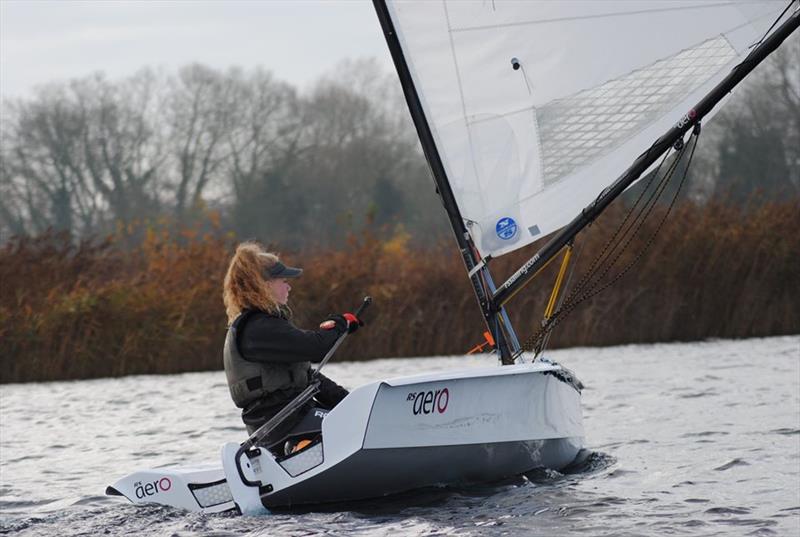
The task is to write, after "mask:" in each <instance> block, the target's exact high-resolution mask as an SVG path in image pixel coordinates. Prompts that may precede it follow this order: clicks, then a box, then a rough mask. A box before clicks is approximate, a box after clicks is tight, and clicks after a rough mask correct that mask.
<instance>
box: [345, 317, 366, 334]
mask: <svg viewBox="0 0 800 537" xmlns="http://www.w3.org/2000/svg"><path fill="white" fill-rule="evenodd" d="M342 317H344V320H345V321H347V332H348V333H350V334H352V333H353V332H355V331H356V330H358V327H359V326H364V321H362V320H361V319H359V318H358V317H356V316H355V315H354V314H352V313H349V312H348V313H343V314H342Z"/></svg>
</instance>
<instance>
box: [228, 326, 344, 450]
mask: <svg viewBox="0 0 800 537" xmlns="http://www.w3.org/2000/svg"><path fill="white" fill-rule="evenodd" d="M337 317H338V316H337ZM333 320H334V321H335V322H336V327H335V328H333V329H331V330H322V329H318V330H302V329H300V328H297V327H296V326H295V325H294V324H293V323H292V322H291V321H290V320H289V319H288V318H286V317H285V316H278V315H272V314H269V313H265V312H262V311H258V312H254V313H251V314H250V315H248V316H247V318H246V319H245V322H244V324H243V326H240V327H239V336H238V340H237V347H238V349H239V353H240V354H241V355H242V357H243V358H244V359H245V360H247V361H251V362H266V363H270V364H272V365H273V366H274V365H280V364H285V365H286V367H287V368H288V367H289V365H290V364H294V363H299V362H320V361H321V360H322V359H323V358H324V357H325V354H327V352H328V351H329V350H330V349H331V347H333V344H334V343H335V342H336V340H337V339H339V336H340V335H342V334H343V333H344V332H345V331H346V330H347V325H346V322H345V321H344V319H341V318H334V319H333ZM318 379H319V380H320V391H319V393H317V395H316V396H315V399H316V403H317V405H319V406H323V407H325V408H328V409H331V408H333V407H334V406H336V405H337V404H338V403H339V401H341V400H342V399H344V398H345V397H346V396H347V394H348V392H347V390H345V389H344V388H342V387H341V386H339V385H338V384H336V383H335V382H333V381H332V380H330V379H329V378H327V377H325V376H324V375H322V374H320V375H319V376H318ZM306 385H307V384H306ZM300 391H302V389H298V390H296V391H295V390H292V391H289V392H283V391H282V392H280V393H274V394H271V397H269V398H268V399H269V400H268V401H265V402H264V404H255V405H253V406H251V407H249V408H246V409H244V410H243V411H242V420H243V421H244V423H245V425H246V426H247V430H248V433H250V434H252V433H253V431H255V429H257V428H258V427H259V426H261V425H262V424H263V423H265V422H266V421H268V420H269V419H270V418H272V417H273V416H274V415H275V414H277V413H278V412H279V411H280V410H281V409H282V408H283V407H284V406H285V405H286V404H287V403H289V402H290V401H291V400H292V399H294V398H295V397H296V396H297V395H298V394H299V393H300ZM311 406H313V405H311V404H310V403H309V405H308V407H307V408H306V409H304V410H306V411H307V410H308V409H309V408H311ZM302 415H303V411H300V412H298V413H297V414H296V415H295V416H293V417H292V418H290V419H288V420H287V421H286V422H284V425H283V426H281V427H279V428H278V429H277V430H275V431H274V433H273V434H271V435H270V438H271V439H273V440H274V439H276V438H279V437H281V436H282V435H283V434H285V433H286V432H288V430H290V429H291V428H292V427H293V426H294V425H295V424H296V423H297V422H298V421H299V420H300V418H302Z"/></svg>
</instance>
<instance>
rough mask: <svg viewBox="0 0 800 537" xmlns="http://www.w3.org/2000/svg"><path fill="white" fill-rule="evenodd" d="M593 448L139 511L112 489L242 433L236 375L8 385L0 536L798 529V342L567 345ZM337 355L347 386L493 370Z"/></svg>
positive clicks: (0, 455)
mask: <svg viewBox="0 0 800 537" xmlns="http://www.w3.org/2000/svg"><path fill="white" fill-rule="evenodd" d="M550 357H551V358H553V359H555V360H557V361H559V362H561V363H563V364H565V365H566V366H568V367H570V368H572V369H574V370H575V372H576V373H577V374H578V376H579V377H580V378H581V380H582V381H583V382H584V383H585V384H586V389H585V390H584V392H583V405H584V425H585V428H586V442H587V445H588V447H589V448H590V450H591V451H592V454H591V455H590V456H589V458H588V460H587V461H586V462H585V463H584V464H583V465H581V466H580V467H579V468H576V469H575V470H574V471H573V473H568V474H560V473H556V472H536V473H534V474H531V475H530V476H527V477H519V478H516V479H512V480H509V481H507V482H504V483H494V484H491V485H481V486H474V487H470V488H466V489H463V488H462V489H456V490H451V489H433V490H424V491H416V492H413V493H407V494H404V495H402V496H398V497H394V498H390V499H388V500H382V501H374V502H367V503H359V504H353V505H349V506H337V507H336V508H335V509H331V508H327V509H316V510H310V511H303V512H301V511H295V512H290V513H280V514H272V515H269V516H264V517H238V516H234V515H230V514H223V515H199V514H192V513H186V512H183V511H180V510H176V509H171V508H164V507H157V506H147V507H135V506H133V505H131V504H129V503H127V501H126V500H124V499H122V498H117V497H105V496H103V491H104V490H105V487H106V485H108V484H110V483H111V482H113V481H115V480H116V479H117V478H119V477H121V476H123V475H125V474H128V473H130V472H133V471H134V470H137V469H140V468H144V467H154V466H159V465H167V464H193V463H202V462H209V461H214V460H215V459H216V457H217V456H218V452H219V448H220V446H221V445H222V444H223V443H224V442H226V441H230V440H232V439H244V429H243V427H242V426H240V421H239V417H238V411H237V410H236V409H235V408H233V405H232V404H231V402H230V400H229V398H228V393H227V388H226V386H225V379H224V374H223V373H222V372H213V373H192V374H185V375H174V376H159V377H155V376H140V377H127V378H121V379H103V380H92V381H78V382H53V383H42V384H25V385H6V386H2V387H0V533H17V532H19V533H21V534H26V535H56V534H58V535H98V534H110V535H241V534H250V535H312V534H325V535H345V534H347V535H384V534H387V533H390V532H391V533H392V534H393V535H395V536H401V535H436V534H447V535H453V534H455V535H500V534H508V535H582V536H585V535H615V536H618V535H665V534H677V535H800V337H798V336H792V337H782V338H769V339H751V340H744V341H714V342H705V343H692V344H668V345H639V346H624V347H612V348H603V349H590V348H581V349H569V350H562V351H555V352H552V353H550ZM490 360H491V359H490V358H486V357H482V358H474V357H469V358H467V357H445V358H423V359H403V360H378V361H374V362H367V363H364V362H362V363H332V364H329V366H328V367H327V373H328V374H329V375H330V376H331V377H333V378H335V379H337V380H338V381H340V382H341V383H343V384H344V385H346V386H348V387H351V388H352V387H355V386H357V385H360V384H362V383H365V382H367V381H371V380H376V379H379V378H384V377H391V376H398V375H404V374H410V373H418V372H421V371H425V370H427V371H433V370H442V369H449V368H464V367H479V366H484V365H486V364H487V362H488V361H490Z"/></svg>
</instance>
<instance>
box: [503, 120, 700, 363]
mask: <svg viewBox="0 0 800 537" xmlns="http://www.w3.org/2000/svg"><path fill="white" fill-rule="evenodd" d="M700 131H701V129H700V124H699V123H698V124H697V125H695V128H694V130H693V131H692V139H693V142H692V147H691V151H690V152H689V159H688V161H687V163H686V167H685V168H684V170H683V175H682V177H681V180H680V182H679V183H678V187H677V188H676V190H675V193H674V194H673V196H672V200H671V201H670V204H669V206H668V207H667V210H666V211H665V212H664V215H663V216H662V217H661V220H660V222H659V223H658V225H657V226H656V229H655V230H654V231H653V232H652V233H651V234H650V237H649V238H648V239H647V242H646V243H645V245H644V247H643V248H642V249H641V250H640V251H639V252H638V253H637V254H636V256H635V257H634V259H633V260H632V261H630V262H629V263H628V264H627V265H626V266H625V267H623V268H622V269H621V270H620V272H619V273H617V274H616V275H615V276H614V277H612V278H611V279H610V280H608V281H607V282H605V283H604V284H602V285H601V282H602V280H603V278H605V277H606V275H607V274H608V273H609V272H610V271H611V269H612V268H613V267H614V265H616V263H617V261H619V259H620V258H621V256H622V254H623V253H625V251H626V250H627V249H628V247H629V246H630V244H631V242H632V240H633V238H634V237H636V236H637V235H638V234H639V232H640V231H641V229H642V226H643V224H644V222H645V221H647V219H648V217H649V216H650V215H651V214H652V211H653V209H654V208H655V206H656V202H657V201H658V199H659V198H660V197H661V196H662V194H663V193H664V191H665V190H666V187H667V185H668V184H669V182H670V180H671V179H672V177H673V175H674V173H675V171H676V170H677V169H678V165H679V164H680V162H681V161H682V160H683V155H684V154H685V152H686V150H687V145H686V144H683V140H679V141H678V142H677V143H676V145H675V150H676V151H677V157H676V158H675V159H674V160H673V161H672V163H670V165H669V167H668V169H667V171H666V173H665V174H664V175H663V176H662V177H661V179H660V180H659V181H658V182H657V184H656V186H655V188H654V189H653V190H650V187H651V185H652V184H653V182H654V181H655V178H656V177H657V176H658V173H659V171H660V169H661V167H662V165H663V164H664V163H665V162H666V160H667V159H668V157H669V156H670V155H671V154H673V153H670V152H667V154H665V155H664V158H663V159H662V160H661V163H659V165H658V167H657V168H656V169H655V171H654V172H653V173H652V174H650V177H649V178H648V179H647V183H646V184H645V187H644V188H643V189H642V191H641V192H640V193H639V196H638V197H637V199H636V201H635V202H634V204H633V205H632V206H631V208H630V210H629V211H628V213H627V214H626V215H625V217H624V218H623V220H622V222H621V223H620V224H619V226H618V227H617V229H616V231H615V232H614V234H613V235H612V236H611V238H610V239H609V240H608V241H606V243H605V245H604V246H603V249H602V250H601V252H600V254H598V256H597V257H595V259H594V260H593V261H592V263H591V264H590V266H589V269H587V271H586V273H584V275H583V276H582V277H581V279H580V281H579V282H578V283H577V284H576V285H575V287H574V288H573V289H572V290H571V291H570V293H569V295H568V296H566V298H565V299H564V300H563V301H562V303H561V304H559V306H558V308H557V309H556V311H555V312H553V314H552V315H551V316H550V317H549V318H548V319H545V320H544V321H543V323H542V327H541V328H540V329H539V330H538V331H537V332H535V333H534V334H533V335H531V336H530V337H529V338H528V339H527V340H526V341H525V343H523V344H522V346H521V349H520V351H519V353H517V355H519V354H522V353H523V352H535V356H534V360H535V359H536V358H537V357H538V356H539V354H541V352H542V351H543V350H544V348H545V347H546V345H547V342H548V341H549V339H550V333H551V332H552V331H553V329H554V328H555V327H556V326H558V324H559V323H560V322H561V321H563V320H564V319H565V318H566V317H567V316H568V315H569V314H570V313H571V312H572V311H574V310H575V308H576V307H577V306H578V305H580V304H581V303H583V302H585V301H586V300H588V299H590V298H592V297H594V296H596V295H597V294H599V293H601V292H603V291H604V290H606V289H608V288H609V287H611V286H612V285H613V284H614V283H616V282H617V281H619V280H620V279H621V278H622V277H623V276H624V275H625V274H626V273H628V271H630V269H631V268H633V266H635V265H636V264H637V263H638V262H639V261H640V260H641V259H642V258H643V257H644V254H645V253H647V251H648V250H649V249H650V247H651V246H652V244H653V242H654V240H655V238H656V236H657V235H658V233H659V232H660V231H661V228H662V227H663V226H664V223H665V222H666V219H667V217H668V216H669V214H670V212H672V209H673V207H674V205H675V202H676V201H677V199H678V195H679V194H680V192H681V190H682V188H683V185H684V183H685V182H686V178H687V176H688V173H689V168H690V167H691V165H692V159H693V158H694V153H695V150H696V149H697V143H698V141H699V138H700ZM648 191H650V194H649V196H648V198H647V200H646V201H645V203H644V205H642V206H641V207H639V204H640V203H641V201H642V199H643V198H644V197H645V193H647V192H648ZM637 208H638V211H637ZM634 213H637V214H636V215H635V216H634V218H633V220H632V221H630V218H631V216H632V215H633V214H634ZM629 221H630V224H628V222H629ZM620 245H621V247H620ZM615 251H616V253H615ZM612 254H614V257H613V259H611V260H610V262H609V258H611V256H612ZM573 268H574V265H573ZM598 272H600V275H599V276H597V273H598Z"/></svg>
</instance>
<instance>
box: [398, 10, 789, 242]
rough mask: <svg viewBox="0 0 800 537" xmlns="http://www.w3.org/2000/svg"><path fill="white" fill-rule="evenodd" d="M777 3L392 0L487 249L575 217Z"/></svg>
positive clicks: (446, 156) (721, 69)
mask: <svg viewBox="0 0 800 537" xmlns="http://www.w3.org/2000/svg"><path fill="white" fill-rule="evenodd" d="M785 6H786V1H785V0H754V1H748V0H743V1H731V0H719V1H717V0H686V1H681V0H646V1H632V0H587V1H577V0H572V1H568V2H554V1H519V0H517V1H503V0H476V1H469V0H445V1H441V0H422V1H390V2H388V7H389V13H390V16H391V18H392V22H393V24H394V27H395V30H396V32H397V36H398V39H399V41H400V45H401V47H402V49H403V54H404V56H405V60H406V62H407V64H408V67H409V70H410V72H411V76H412V79H413V81H414V85H415V87H416V89H417V93H418V94H419V97H420V101H421V103H422V107H423V110H424V112H425V116H426V119H427V121H428V124H429V125H430V128H431V131H432V133H433V137H434V140H435V143H436V146H437V150H438V152H439V155H440V157H441V159H442V162H443V165H444V168H445V171H446V173H447V177H448V180H449V182H450V185H451V186H452V189H453V192H454V195H455V198H456V202H457V204H458V207H459V210H460V212H461V215H462V217H463V218H464V219H465V221H466V223H467V226H468V229H470V231H471V232H472V233H473V236H474V238H475V241H476V244H477V245H478V247H479V248H480V249H481V254H482V255H484V256H485V255H488V254H491V255H493V256H498V255H501V254H504V253H507V252H510V251H513V250H515V249H517V248H520V247H522V246H524V245H526V244H528V243H530V242H532V241H533V240H536V239H537V238H540V237H542V236H543V235H545V234H547V233H550V232H552V231H554V230H556V229H558V228H559V227H561V226H563V225H565V224H567V223H568V222H569V221H570V220H572V219H573V218H574V217H575V216H576V215H577V214H578V213H579V212H580V210H581V209H582V208H583V207H585V206H586V205H588V204H589V203H590V202H591V201H592V200H593V199H594V198H596V197H597V195H598V194H599V193H600V192H601V191H602V190H603V189H604V188H605V187H607V186H608V185H609V184H611V183H612V182H613V181H614V180H615V179H616V178H617V177H618V176H619V175H621V174H622V173H623V172H624V171H625V169H626V168H627V167H628V166H629V165H630V164H631V163H632V162H633V161H634V160H635V159H636V157H638V156H639V155H640V154H641V153H642V152H643V151H645V150H646V149H647V148H648V147H649V146H650V145H651V144H652V143H653V142H654V141H655V140H656V139H657V138H658V137H659V136H660V135H661V134H663V133H664V132H666V131H667V130H668V129H669V128H670V127H671V126H672V125H674V124H675V123H676V122H677V121H678V120H679V119H680V118H681V117H682V116H683V115H684V114H686V113H687V111H688V110H689V108H690V107H691V106H693V105H694V104H696V103H697V101H699V100H700V99H701V98H702V97H703V95H704V94H705V93H707V92H708V91H709V90H710V89H711V88H712V87H713V86H714V85H715V84H716V83H718V82H719V81H720V80H721V79H722V78H723V77H724V76H725V75H727V74H728V73H729V72H730V70H731V68H732V67H734V66H735V65H736V64H737V63H738V62H739V61H740V60H741V59H742V58H743V57H744V56H745V55H746V54H747V53H748V49H749V47H750V46H751V45H752V44H753V43H754V42H755V41H757V40H758V39H760V38H761V37H762V36H763V34H764V33H765V32H766V31H767V30H768V29H769V27H770V25H771V24H772V23H773V21H774V20H775V18H776V17H777V16H778V15H779V14H780V12H781V10H782V9H784V8H785ZM515 67H516V68H515Z"/></svg>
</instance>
